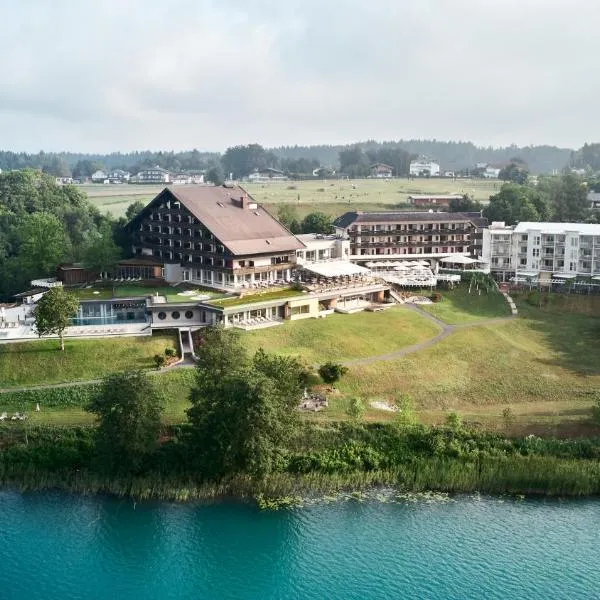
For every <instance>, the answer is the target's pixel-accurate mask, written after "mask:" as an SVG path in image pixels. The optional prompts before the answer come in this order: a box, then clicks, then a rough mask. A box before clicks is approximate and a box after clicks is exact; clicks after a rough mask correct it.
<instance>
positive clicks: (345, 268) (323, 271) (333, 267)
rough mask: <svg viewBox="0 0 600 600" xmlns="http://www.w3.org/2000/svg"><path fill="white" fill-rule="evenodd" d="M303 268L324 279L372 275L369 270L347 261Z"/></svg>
mask: <svg viewBox="0 0 600 600" xmlns="http://www.w3.org/2000/svg"><path fill="white" fill-rule="evenodd" d="M302 268H303V269H304V270H306V271H311V272H312V273H316V274H317V275H322V276H323V277H341V276H344V275H366V274H367V273H370V272H371V271H369V269H366V268H365V267H361V266H359V265H355V264H354V263H351V262H347V261H345V260H339V261H334V262H323V263H313V264H308V265H303V266H302Z"/></svg>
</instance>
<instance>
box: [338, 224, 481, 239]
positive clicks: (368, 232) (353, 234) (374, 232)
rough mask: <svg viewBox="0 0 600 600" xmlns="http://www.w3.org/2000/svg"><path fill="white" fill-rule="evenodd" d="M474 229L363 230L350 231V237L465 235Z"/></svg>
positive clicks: (412, 228) (411, 228)
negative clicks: (430, 234)
mask: <svg viewBox="0 0 600 600" xmlns="http://www.w3.org/2000/svg"><path fill="white" fill-rule="evenodd" d="M473 231H474V228H473V227H468V226H466V227H455V228H454V229H453V228H451V227H437V228H432V229H428V228H424V229H418V228H417V227H407V228H405V229H400V228H396V229H361V230H360V231H350V232H349V237H356V236H357V235H361V236H365V235H387V234H390V233H393V234H396V233H398V232H400V233H433V232H436V233H465V232H473Z"/></svg>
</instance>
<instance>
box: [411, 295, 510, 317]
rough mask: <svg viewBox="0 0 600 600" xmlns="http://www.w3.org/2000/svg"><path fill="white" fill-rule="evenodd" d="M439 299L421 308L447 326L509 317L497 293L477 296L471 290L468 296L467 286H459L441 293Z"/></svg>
mask: <svg viewBox="0 0 600 600" xmlns="http://www.w3.org/2000/svg"><path fill="white" fill-rule="evenodd" d="M441 297H442V299H441V301H440V302H436V303H435V304H424V305H422V306H421V308H422V309H423V310H424V311H426V312H428V313H429V314H431V315H433V316H434V317H437V318H438V319H440V321H443V322H444V323H447V324H448V325H460V324H462V323H476V322H477V321H481V320H483V319H493V318H497V317H507V316H509V315H510V309H509V307H508V304H507V303H506V300H504V297H503V296H502V294H500V293H499V292H495V291H494V292H489V293H486V292H485V291H482V292H481V295H479V293H478V292H477V291H476V290H472V292H471V293H470V294H469V288H468V286H466V285H461V286H459V287H457V288H455V289H453V290H445V291H442V292H441Z"/></svg>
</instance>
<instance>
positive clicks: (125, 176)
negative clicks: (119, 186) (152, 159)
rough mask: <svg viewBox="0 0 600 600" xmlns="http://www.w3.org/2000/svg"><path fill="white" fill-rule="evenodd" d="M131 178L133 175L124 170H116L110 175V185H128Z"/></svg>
mask: <svg viewBox="0 0 600 600" xmlns="http://www.w3.org/2000/svg"><path fill="white" fill-rule="evenodd" d="M130 177H131V173H129V171H123V169H114V170H112V171H111V172H110V173H109V174H108V180H109V181H110V183H127V182H128V181H129V178H130Z"/></svg>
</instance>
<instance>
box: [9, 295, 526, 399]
mask: <svg viewBox="0 0 600 600" xmlns="http://www.w3.org/2000/svg"><path fill="white" fill-rule="evenodd" d="M404 307H405V308H407V309H408V310H412V311H414V312H416V313H419V315H421V316H422V317H424V318H426V319H428V320H429V321H431V322H433V323H435V324H436V325H437V326H438V327H441V329H442V331H441V332H440V333H438V334H437V335H436V336H434V337H432V338H430V339H428V340H425V341H424V342H419V343H418V344H413V345H412V346H406V347H405V348H400V349H399V350H395V351H394V352H388V353H387V354H378V355H376V356H367V357H365V358H355V359H352V360H347V361H344V362H343V363H342V364H343V365H344V366H346V367H353V366H357V365H369V364H371V363H374V362H379V361H382V360H393V359H395V358H400V357H402V356H406V355H407V354H412V353H413V352H419V351H420V350H425V348H429V347H430V346H434V345H435V344H437V343H438V342H441V341H442V340H443V339H445V338H447V337H448V336H449V335H450V334H452V333H453V332H455V331H457V330H459V329H470V328H472V327H483V326H485V325H495V324H499V323H506V322H508V321H512V320H513V319H514V318H515V317H514V316H509V317H497V318H494V319H481V320H480V321H474V322H472V323H461V324H459V325H448V324H447V323H444V322H443V321H440V319H438V318H437V317H434V316H433V315H432V314H429V313H428V312H427V311H425V310H423V309H422V308H419V307H418V306H415V305H411V304H404ZM195 365H196V363H195V362H194V360H193V359H191V358H190V357H187V356H186V358H185V359H184V360H183V361H180V362H178V363H176V364H174V365H173V366H171V367H166V368H163V369H160V370H156V369H153V370H148V371H147V372H148V374H149V375H157V374H161V373H165V372H167V371H170V370H172V369H191V368H193V367H194V366H195ZM96 383H102V379H91V380H89V381H70V382H68V383H51V384H45V385H34V386H28V387H20V388H0V394H1V393H4V392H24V391H28V390H44V389H50V388H64V387H72V386H75V385H90V384H96Z"/></svg>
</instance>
